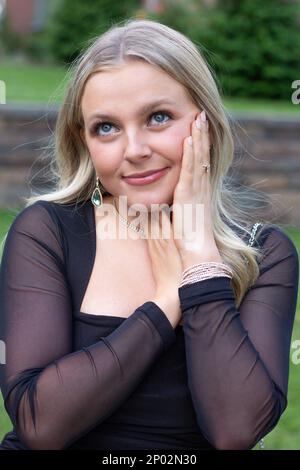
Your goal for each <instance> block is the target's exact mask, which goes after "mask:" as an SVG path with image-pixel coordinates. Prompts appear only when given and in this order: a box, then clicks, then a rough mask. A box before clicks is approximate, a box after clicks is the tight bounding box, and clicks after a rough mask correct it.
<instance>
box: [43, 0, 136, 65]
mask: <svg viewBox="0 0 300 470" xmlns="http://www.w3.org/2000/svg"><path fill="white" fill-rule="evenodd" d="M139 8H140V1H139V0H119V1H111V0H84V1H83V0H61V2H60V3H58V4H57V8H56V9H55V11H54V12H53V15H52V16H51V18H50V19H49V24H48V27H47V42H48V44H49V47H50V49H51V51H52V54H53V56H54V57H55V58H56V59H57V60H58V61H60V62H63V63H67V62H70V61H72V60H73V59H75V57H76V56H77V55H78V53H79V52H80V50H81V49H82V48H83V47H85V45H86V43H87V41H88V40H89V39H91V38H93V37H95V36H96V35H99V34H102V33H103V32H104V31H105V30H107V29H108V28H109V27H110V26H111V25H113V24H114V23H117V22H119V21H122V20H124V19H126V18H128V17H131V16H134V13H135V11H136V10H138V9H139Z"/></svg>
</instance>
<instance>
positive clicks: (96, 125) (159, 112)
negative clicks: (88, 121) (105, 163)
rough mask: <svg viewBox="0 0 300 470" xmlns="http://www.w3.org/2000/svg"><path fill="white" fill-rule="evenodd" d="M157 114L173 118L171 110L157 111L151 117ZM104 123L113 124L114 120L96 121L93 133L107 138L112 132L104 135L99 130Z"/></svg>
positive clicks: (92, 129)
mask: <svg viewBox="0 0 300 470" xmlns="http://www.w3.org/2000/svg"><path fill="white" fill-rule="evenodd" d="M155 114H164V115H165V116H168V117H169V118H170V119H172V115H171V114H170V113H169V112H166V111H164V110H160V111H155V112H154V113H152V114H150V118H151V117H152V116H154V115H155ZM166 122H168V121H165V122H162V123H160V124H157V125H156V126H162V125H163V124H165V123H166ZM103 124H112V125H113V123H112V122H109V121H98V122H96V123H95V124H94V125H93V126H92V128H91V133H92V135H97V136H98V137H104V138H105V137H110V136H111V135H112V134H104V135H103V134H102V135H101V134H98V130H99V128H100V126H101V125H103Z"/></svg>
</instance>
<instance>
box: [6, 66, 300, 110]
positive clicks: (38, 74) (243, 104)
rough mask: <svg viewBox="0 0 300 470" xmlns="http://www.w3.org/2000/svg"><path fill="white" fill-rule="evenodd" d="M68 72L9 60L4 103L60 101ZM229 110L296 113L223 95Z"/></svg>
mask: <svg viewBox="0 0 300 470" xmlns="http://www.w3.org/2000/svg"><path fill="white" fill-rule="evenodd" d="M69 74H70V72H69V71H68V69H67V68H65V67H63V66H59V65H45V64H35V63H32V64H18V63H15V62H13V61H11V60H10V61H9V60H8V59H6V60H3V61H2V62H1V64H0V80H3V81H4V82H5V84H6V103H7V104H9V103H22V102H23V103H28V102H33V103H37V102H41V103H50V104H51V103H54V104H57V103H59V102H60V101H61V99H62V96H63V94H64V91H65V88H66V83H67V80H68V77H69V76H70V75H69ZM224 105H225V107H226V108H227V109H228V110H230V111H243V112H244V111H248V112H255V113H271V114H277V113H284V114H294V113H298V114H299V106H296V105H293V104H292V102H291V101H283V102H282V101H272V100H255V99H252V98H251V99H247V98H229V97H225V98H224Z"/></svg>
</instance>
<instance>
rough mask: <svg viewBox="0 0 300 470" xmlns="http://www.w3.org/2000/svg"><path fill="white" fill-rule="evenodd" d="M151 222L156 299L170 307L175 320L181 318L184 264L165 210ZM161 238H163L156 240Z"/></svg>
mask: <svg viewBox="0 0 300 470" xmlns="http://www.w3.org/2000/svg"><path fill="white" fill-rule="evenodd" d="M158 215H159V216H158V217H157V218H156V217H154V218H152V220H151V227H150V228H151V233H150V236H149V237H148V238H147V242H148V251H149V255H150V259H151V263H152V272H153V277H154V279H155V283H156V294H155V298H156V299H163V301H164V302H165V303H166V304H167V305H168V306H169V307H170V308H169V310H170V311H171V312H172V316H173V317H174V318H177V317H178V319H179V318H181V310H180V300H179V296H178V288H179V284H180V281H181V278H182V271H183V267H182V262H181V257H180V254H179V252H178V250H177V247H176V245H175V243H174V238H173V228H172V224H171V221H170V219H169V216H168V215H167V214H166V213H165V211H164V210H160V211H159V212H158ZM158 236H161V238H154V237H158Z"/></svg>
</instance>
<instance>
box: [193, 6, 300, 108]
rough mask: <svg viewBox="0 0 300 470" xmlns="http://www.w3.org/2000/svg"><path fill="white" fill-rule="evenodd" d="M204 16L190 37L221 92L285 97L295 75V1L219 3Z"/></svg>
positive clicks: (299, 59)
mask: <svg viewBox="0 0 300 470" xmlns="http://www.w3.org/2000/svg"><path fill="white" fill-rule="evenodd" d="M205 15H206V18H207V20H206V26H205V27H204V28H198V30H196V29H195V28H194V29H193V31H192V32H191V34H192V35H193V39H195V40H198V41H199V42H200V43H201V44H203V45H204V46H205V47H206V48H207V49H208V50H210V51H211V52H212V53H213V57H214V59H213V60H214V62H213V63H212V66H213V67H214V68H215V69H216V73H217V75H218V76H219V77H220V81H221V83H222V86H223V89H224V93H226V94H227V95H234V96H241V97H261V98H275V99H290V96H291V83H292V82H293V80H295V79H296V78H299V76H300V28H299V21H300V3H299V1H293V0H290V1H287V0H265V1H264V2H261V1H260V0H243V1H240V0H222V1H220V2H218V5H217V7H216V8H213V9H208V10H207V11H206V12H205Z"/></svg>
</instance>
